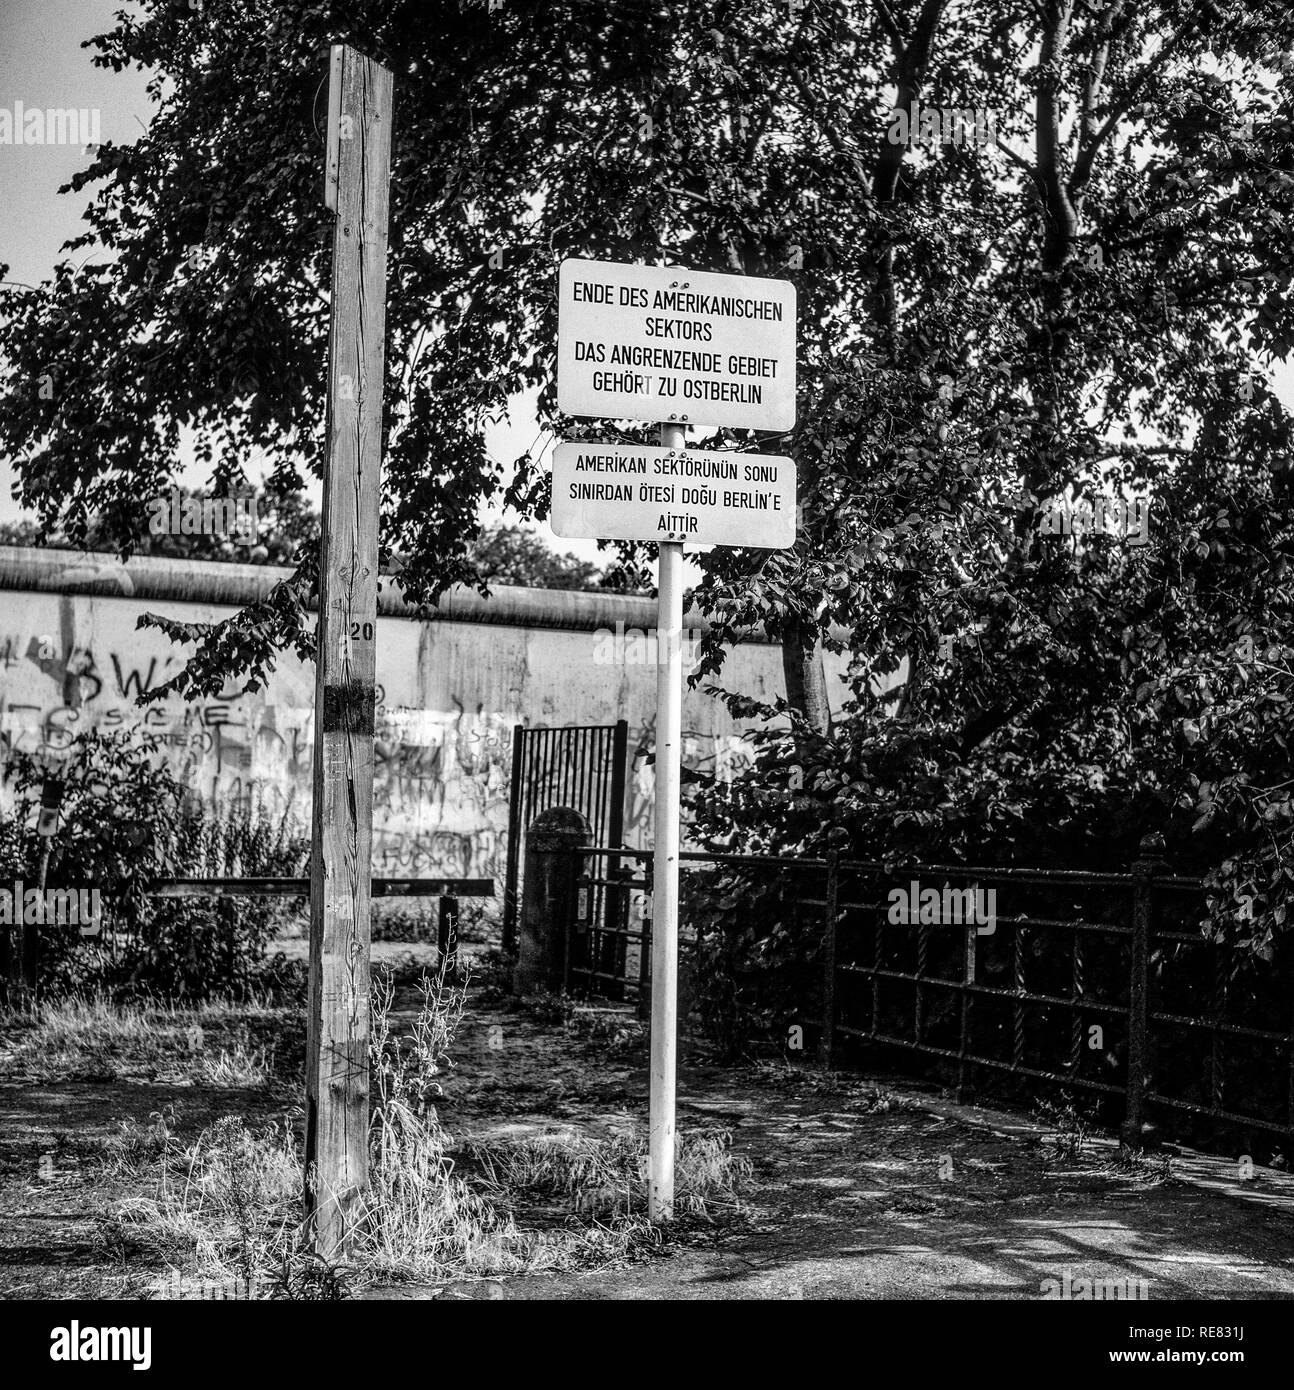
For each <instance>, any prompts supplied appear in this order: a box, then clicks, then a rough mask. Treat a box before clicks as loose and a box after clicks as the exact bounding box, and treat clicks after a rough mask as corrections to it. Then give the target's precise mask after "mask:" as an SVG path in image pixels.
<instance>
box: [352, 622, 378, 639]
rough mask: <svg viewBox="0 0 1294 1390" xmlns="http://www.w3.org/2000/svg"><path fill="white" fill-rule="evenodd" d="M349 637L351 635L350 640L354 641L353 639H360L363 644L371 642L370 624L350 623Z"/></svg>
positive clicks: (371, 629) (371, 626) (371, 627)
mask: <svg viewBox="0 0 1294 1390" xmlns="http://www.w3.org/2000/svg"><path fill="white" fill-rule="evenodd" d="M350 635H351V638H352V639H354V638H356V637H360V638H362V639H363V640H364V641H365V642H371V641H372V640H373V624H372V623H351V625H350Z"/></svg>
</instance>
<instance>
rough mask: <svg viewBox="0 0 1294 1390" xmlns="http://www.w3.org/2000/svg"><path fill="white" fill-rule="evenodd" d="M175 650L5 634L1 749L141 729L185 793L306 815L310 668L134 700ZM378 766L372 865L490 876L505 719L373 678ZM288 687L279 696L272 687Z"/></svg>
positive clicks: (410, 873)
mask: <svg viewBox="0 0 1294 1390" xmlns="http://www.w3.org/2000/svg"><path fill="white" fill-rule="evenodd" d="M174 665H175V658H171V657H166V658H157V657H149V658H142V659H141V658H139V657H132V656H129V655H127V654H124V653H122V652H118V651H112V650H104V651H99V650H96V649H94V648H91V647H76V648H70V649H68V650H67V652H66V654H64V653H63V652H62V651H61V650H60V649H59V644H58V642H57V640H56V639H52V638H49V637H47V636H42V635H39V634H37V635H25V636H24V635H9V636H5V637H3V638H0V753H5V752H7V751H9V750H15V751H21V752H24V753H28V754H31V755H33V756H35V757H38V758H47V757H50V756H56V755H57V754H58V753H59V752H60V751H61V750H62V749H64V748H66V746H67V745H68V744H69V743H70V742H71V741H72V739H73V738H75V737H76V736H77V735H78V734H80V733H83V732H86V731H89V730H96V731H101V732H109V731H119V730H125V729H142V730H146V731H147V732H149V733H150V734H151V735H153V737H154V738H155V739H156V740H157V743H158V749H159V752H158V756H159V758H160V759H161V760H162V761H164V762H165V764H166V765H167V767H168V770H169V771H170V772H171V774H172V775H173V776H174V777H175V778H176V780H177V781H179V782H181V783H182V784H183V785H184V786H185V787H186V788H187V789H188V797H189V801H190V804H191V805H197V804H205V805H208V806H211V807H214V808H216V809H219V810H221V811H225V810H228V809H230V808H232V807H238V806H242V807H246V808H247V809H251V808H252V807H253V806H255V805H258V804H259V805H260V806H261V807H262V808H263V809H264V810H265V811H266V812H267V813H268V814H269V815H270V816H272V817H275V818H277V817H278V816H281V815H284V814H296V815H297V816H298V817H299V819H300V821H301V825H302V830H303V831H304V830H305V829H306V828H307V823H308V817H309V808H310V796H311V776H312V768H313V754H314V712H313V706H312V704H311V703H310V699H311V696H312V695H313V689H312V684H311V682H310V681H309V679H308V678H306V679H302V678H301V676H299V675H298V676H295V677H293V676H291V675H287V676H286V677H285V678H282V679H280V678H278V677H277V676H276V678H274V679H272V680H271V683H270V687H269V690H268V691H260V692H254V693H247V692H243V691H239V690H236V689H228V690H225V691H222V692H221V693H220V695H219V696H217V697H216V698H214V699H195V700H192V701H187V702H179V701H164V702H161V703H159V704H157V705H152V706H148V707H144V708H141V707H140V706H139V705H137V704H136V703H135V700H136V698H137V697H138V696H139V695H141V694H146V693H147V692H148V691H150V690H153V689H155V688H156V687H157V686H158V685H160V684H162V683H163V682H165V681H166V680H167V679H168V678H169V676H170V674H171V670H172V668H173V666H174ZM377 694H378V699H379V704H378V707H377V717H376V730H375V732H376V738H375V742H374V766H373V818H374V848H373V866H374V871H375V872H376V873H379V874H386V875H390V876H395V877H419V876H430V875H436V874H445V875H447V876H453V877H473V878H476V877H481V878H488V877H495V876H497V875H498V874H499V873H500V872H501V865H502V863H503V860H504V856H503V854H502V852H501V847H502V845H503V843H504V841H506V838H507V816H508V779H509V770H510V769H509V764H510V761H511V755H512V740H511V728H512V721H511V720H510V719H508V718H506V717H505V716H503V715H501V714H496V713H490V712H487V711H485V710H484V709H483V708H480V707H478V708H477V709H476V710H475V711H472V712H469V711H468V710H466V709H465V708H464V707H463V705H462V704H461V702H455V708H453V709H450V710H424V709H411V708H408V707H404V706H394V707H392V706H388V705H386V704H385V703H383V702H382V700H383V696H384V692H383V691H382V689H381V688H380V687H379V689H378V692H377ZM283 696H287V697H288V701H287V702H284V700H283V699H282V698H281V697H283Z"/></svg>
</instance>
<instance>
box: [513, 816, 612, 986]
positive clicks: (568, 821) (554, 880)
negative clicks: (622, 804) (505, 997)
mask: <svg viewBox="0 0 1294 1390" xmlns="http://www.w3.org/2000/svg"><path fill="white" fill-rule="evenodd" d="M592 843H593V833H592V829H591V827H590V825H589V822H588V819H587V818H586V817H585V816H583V815H582V814H581V813H580V812H579V811H575V810H572V809H571V808H570V807H569V806H554V807H551V808H550V809H549V810H547V811H541V812H540V814H539V815H538V816H536V817H535V819H534V820H533V821H531V823H530V825H529V826H528V827H527V829H526V859H525V877H524V881H523V883H522V888H521V923H520V930H519V931H518V933H517V947H518V952H517V964H516V968H515V970H514V971H513V973H512V989H513V992H514V993H515V994H533V993H534V992H535V991H536V990H537V989H560V988H561V986H562V983H563V975H564V974H565V973H566V942H567V936H568V934H569V932H570V930H571V924H572V922H573V921H574V918H575V910H576V903H577V901H578V896H577V895H578V892H579V885H578V879H579V876H580V874H582V873H583V872H584V871H585V865H586V862H587V856H585V855H582V854H580V853H579V851H580V850H582V849H588V847H589V846H590V845H592Z"/></svg>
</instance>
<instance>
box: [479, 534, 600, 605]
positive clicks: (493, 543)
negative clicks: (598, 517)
mask: <svg viewBox="0 0 1294 1390" xmlns="http://www.w3.org/2000/svg"><path fill="white" fill-rule="evenodd" d="M472 558H473V560H474V562H475V565H476V572H477V575H478V576H479V578H480V580H481V581H482V583H485V584H519V585H521V586H523V587H526V588H532V589H596V588H598V587H599V584H598V579H599V571H598V567H597V566H596V565H595V564H593V563H591V562H590V561H588V560H577V559H576V558H575V556H574V555H558V554H556V553H555V552H554V551H553V550H552V549H550V548H549V546H548V545H547V544H546V543H545V542H544V539H543V537H542V536H539V535H537V534H536V533H535V532H534V531H526V530H523V529H522V528H521V527H519V526H507V525H503V524H497V525H493V526H490V527H488V528H487V529H486V530H484V531H482V532H481V534H480V536H479V537H478V538H477V541H476V543H475V545H474V546H473V550H472Z"/></svg>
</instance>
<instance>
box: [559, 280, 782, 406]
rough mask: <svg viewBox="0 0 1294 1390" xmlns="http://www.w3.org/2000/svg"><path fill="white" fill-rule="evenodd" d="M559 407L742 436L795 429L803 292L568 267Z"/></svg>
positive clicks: (769, 284) (770, 284) (563, 286)
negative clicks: (798, 297)
mask: <svg viewBox="0 0 1294 1390" xmlns="http://www.w3.org/2000/svg"><path fill="white" fill-rule="evenodd" d="M557 325H558V326H557V405H558V408H559V409H560V410H562V411H564V412H565V413H566V414H568V415H592V416H602V417H605V418H608V419H636V420H658V421H671V420H676V421H679V422H681V423H684V424H700V425H730V426H732V427H734V428H737V429H753V430H789V429H790V428H791V426H792V425H793V424H794V423H795V286H794V285H792V284H791V283H790V282H789V281H787V280H767V279H756V278H753V277H748V276H744V275H717V274H713V273H711V272H709V271H700V270H680V269H677V268H668V267H666V268H662V267H659V266H644V265H623V264H621V263H619V262H615V261H584V260H567V261H563V262H562V267H561V272H560V275H559V277H558V320H557Z"/></svg>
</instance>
